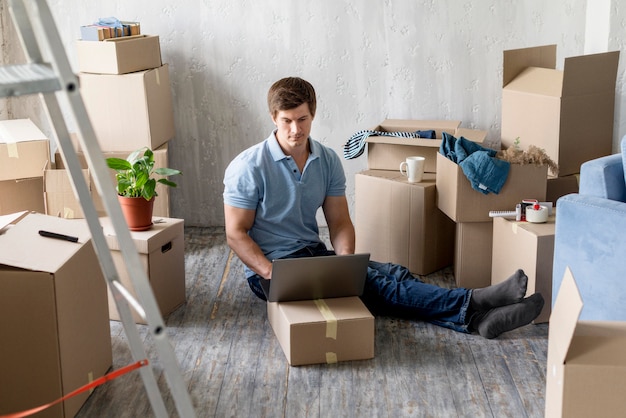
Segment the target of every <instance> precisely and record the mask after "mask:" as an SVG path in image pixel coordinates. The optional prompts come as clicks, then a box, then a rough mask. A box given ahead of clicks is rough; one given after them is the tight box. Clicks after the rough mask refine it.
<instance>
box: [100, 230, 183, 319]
mask: <svg viewBox="0 0 626 418" xmlns="http://www.w3.org/2000/svg"><path fill="white" fill-rule="evenodd" d="M155 220H156V219H155ZM100 224H101V225H102V228H103V231H104V235H105V239H106V241H107V244H108V246H109V249H110V250H111V255H112V256H113V262H114V264H115V267H116V269H117V272H118V274H119V276H120V282H121V284H122V285H124V287H126V289H128V290H129V292H130V293H131V294H132V295H133V296H135V297H136V292H135V289H134V286H133V283H132V281H131V280H130V276H129V274H128V272H127V271H126V263H125V261H124V257H123V256H122V253H121V252H120V246H119V242H118V240H117V236H116V235H115V231H114V230H113V225H112V224H111V220H110V219H109V218H100ZM130 235H131V237H132V239H133V241H134V242H135V246H136V248H137V251H139V258H140V261H141V263H142V265H143V268H144V271H145V272H146V275H147V276H148V280H149V281H150V286H151V288H152V292H153V293H154V297H155V299H156V302H157V305H158V306H159V310H160V311H161V315H162V316H163V317H167V316H168V315H169V314H170V313H172V312H173V311H174V310H176V308H178V307H179V306H181V305H182V304H183V303H185V300H186V295H185V243H184V221H183V220H182V219H174V218H160V219H159V220H158V222H157V223H155V224H154V225H153V226H152V228H151V229H149V230H147V231H137V232H135V231H131V232H130ZM109 315H110V318H111V319H113V320H116V321H119V320H120V315H119V312H118V311H117V306H116V304H115V300H114V299H113V296H112V295H111V293H110V292H109ZM133 318H134V320H135V322H137V323H139V324H146V320H145V319H143V318H142V317H141V316H140V315H138V314H137V312H135V311H133Z"/></svg>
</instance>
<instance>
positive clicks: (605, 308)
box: [552, 137, 626, 321]
mask: <svg viewBox="0 0 626 418" xmlns="http://www.w3.org/2000/svg"><path fill="white" fill-rule="evenodd" d="M621 148H622V153H621V154H614V155H610V156H606V157H601V158H598V159H595V160H591V161H588V162H585V163H584V164H582V165H581V168H580V184H579V193H577V194H569V195H566V196H563V197H561V198H560V199H558V201H557V204H556V230H555V236H554V239H555V241H554V264H553V270H552V305H553V306H554V301H555V300H556V296H557V295H558V291H559V288H560V285H561V282H562V280H563V274H564V272H565V268H566V266H569V268H570V270H571V271H572V274H573V275H574V278H575V279H576V283H577V284H578V287H579V290H580V293H581V296H582V299H583V303H584V306H583V310H582V313H581V316H580V319H583V320H619V321H626V182H625V177H624V156H625V155H626V137H624V138H623V139H622V143H621Z"/></svg>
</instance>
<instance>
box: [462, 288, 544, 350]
mask: <svg viewBox="0 0 626 418" xmlns="http://www.w3.org/2000/svg"><path fill="white" fill-rule="evenodd" d="M543 304H544V300H543V296H541V294H539V293H535V294H534V295H531V296H529V297H527V298H526V299H524V300H522V301H521V302H518V303H514V304H512V305H507V306H500V307H498V308H493V309H491V310H489V311H487V312H481V313H478V314H476V315H475V316H474V318H472V321H471V323H470V325H471V327H472V328H474V329H475V330H476V331H478V333H479V334H480V335H481V336H483V337H485V338H489V339H491V338H496V337H497V336H499V335H500V334H502V333H503V332H507V331H512V330H514V329H516V328H519V327H521V326H524V325H528V324H530V323H531V322H532V321H533V320H534V319H535V318H537V316H539V314H540V313H541V310H542V309H543Z"/></svg>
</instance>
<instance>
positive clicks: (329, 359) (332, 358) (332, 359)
mask: <svg viewBox="0 0 626 418" xmlns="http://www.w3.org/2000/svg"><path fill="white" fill-rule="evenodd" d="M335 363H337V353H333V352H332V351H329V352H327V353H326V364H335Z"/></svg>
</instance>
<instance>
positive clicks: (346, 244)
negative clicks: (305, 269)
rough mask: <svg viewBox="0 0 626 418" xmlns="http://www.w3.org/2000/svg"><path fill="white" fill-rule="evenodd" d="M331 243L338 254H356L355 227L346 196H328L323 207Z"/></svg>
mask: <svg viewBox="0 0 626 418" xmlns="http://www.w3.org/2000/svg"><path fill="white" fill-rule="evenodd" d="M322 209H323V210H324V216H325V217H326V223H327V224H328V231H329V233H330V242H331V244H332V245H333V249H334V250H335V252H336V253H337V254H354V240H355V238H354V225H352V220H351V219H350V212H349V210H348V201H347V200H346V197H345V196H327V197H326V200H324V205H323V206H322Z"/></svg>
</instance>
